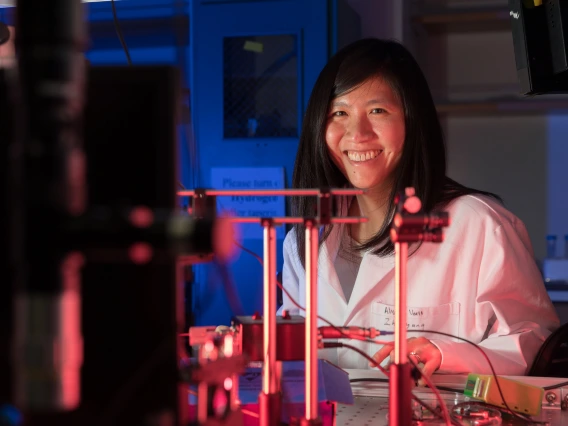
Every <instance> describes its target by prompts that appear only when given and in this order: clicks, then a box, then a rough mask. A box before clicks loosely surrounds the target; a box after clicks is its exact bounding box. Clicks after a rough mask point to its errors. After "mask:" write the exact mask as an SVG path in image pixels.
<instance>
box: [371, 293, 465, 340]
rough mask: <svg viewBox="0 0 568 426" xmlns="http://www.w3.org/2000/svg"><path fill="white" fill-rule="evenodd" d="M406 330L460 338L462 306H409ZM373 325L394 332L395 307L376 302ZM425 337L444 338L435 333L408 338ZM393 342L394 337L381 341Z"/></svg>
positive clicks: (455, 303) (411, 334) (451, 304)
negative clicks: (424, 331) (445, 334)
mask: <svg viewBox="0 0 568 426" xmlns="http://www.w3.org/2000/svg"><path fill="white" fill-rule="evenodd" d="M407 308H408V312H407V313H406V329H407V330H409V331H421V330H433V331H439V332H442V333H447V334H451V335H453V336H458V337H459V325H460V304H459V303H458V302H451V303H446V304H444V305H438V306H408V307H407ZM372 312H373V325H374V327H375V328H377V329H378V330H381V331H394V329H395V307H394V306H393V305H387V304H385V303H381V302H374V303H373V307H372ZM418 336H424V337H428V338H430V339H434V338H438V339H440V338H444V336H442V335H439V334H438V335H436V334H434V333H414V332H413V333H409V334H408V337H409V338H410V337H418ZM389 338H390V339H391V340H392V339H393V336H384V337H383V336H382V337H381V340H383V339H384V340H389Z"/></svg>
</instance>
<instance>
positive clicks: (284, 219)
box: [226, 216, 367, 225]
mask: <svg viewBox="0 0 568 426" xmlns="http://www.w3.org/2000/svg"><path fill="white" fill-rule="evenodd" d="M226 219H228V220H229V221H231V222H235V223H261V222H262V221H263V220H264V219H266V218H264V217H254V216H251V217H227V218H226ZM271 219H272V221H273V222H274V224H275V225H282V224H284V223H304V219H303V218H301V217H273V218H271ZM330 222H331V223H332V224H337V223H365V222H367V218H365V217H356V216H354V217H338V218H333V219H331V220H330Z"/></svg>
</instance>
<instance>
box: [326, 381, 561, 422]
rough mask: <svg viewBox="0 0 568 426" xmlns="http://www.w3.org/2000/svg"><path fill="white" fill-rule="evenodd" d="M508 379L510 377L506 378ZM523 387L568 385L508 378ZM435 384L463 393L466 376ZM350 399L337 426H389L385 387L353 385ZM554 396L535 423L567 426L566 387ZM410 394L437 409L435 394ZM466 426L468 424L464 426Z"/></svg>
mask: <svg viewBox="0 0 568 426" xmlns="http://www.w3.org/2000/svg"><path fill="white" fill-rule="evenodd" d="M347 371H348V373H349V377H350V379H359V378H376V379H385V376H383V375H382V374H381V373H380V372H378V371H373V370H347ZM507 377H509V376H507ZM510 378H512V379H515V380H519V381H522V382H524V383H528V384H533V385H536V386H542V387H546V386H551V385H556V384H559V383H563V382H568V378H565V379H563V378H558V379H557V378H541V377H510ZM433 381H434V384H436V385H437V386H444V387H447V388H452V389H463V387H464V385H465V382H466V376H464V375H434V376H433ZM352 389H353V395H354V398H355V401H354V404H353V405H339V406H338V408H337V411H338V412H337V422H336V424H337V426H366V425H369V426H371V425H388V417H387V415H388V401H389V400H388V393H389V391H388V383H387V382H386V381H385V382H354V383H352ZM549 392H552V393H553V394H554V395H555V396H556V400H555V401H556V403H555V404H552V405H549V404H543V409H542V411H541V414H540V415H539V416H534V417H533V419H534V420H537V421H547V422H549V424H550V425H551V426H556V425H561V426H562V425H566V426H568V410H562V409H561V408H560V401H562V400H566V401H568V385H565V386H563V387H561V388H559V389H555V390H551V391H549ZM413 393H414V394H415V395H416V396H417V397H418V398H420V399H421V400H423V401H424V402H426V403H427V404H429V405H431V406H436V405H437V404H438V401H437V399H436V397H435V395H434V393H433V392H432V391H431V390H430V389H427V388H416V389H415V390H414V391H413ZM441 394H442V399H443V400H444V402H445V404H446V405H447V406H448V407H453V406H454V405H455V404H458V403H460V402H467V401H469V398H467V397H466V396H465V395H463V393H461V392H447V391H442V392H441ZM412 408H413V410H414V412H415V413H419V412H420V406H419V405H418V403H415V402H414V401H413V407H412ZM415 424H423V425H434V424H445V423H444V422H442V421H440V420H428V419H426V418H425V421H422V422H415ZM464 424H468V423H464ZM469 424H473V423H469ZM502 424H511V425H517V424H519V425H520V424H526V423H524V422H522V421H520V420H518V421H517V420H508V419H505V418H504V419H503V421H502Z"/></svg>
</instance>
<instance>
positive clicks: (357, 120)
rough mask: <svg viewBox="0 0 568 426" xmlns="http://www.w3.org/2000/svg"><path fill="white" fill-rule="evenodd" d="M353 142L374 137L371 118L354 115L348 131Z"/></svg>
mask: <svg viewBox="0 0 568 426" xmlns="http://www.w3.org/2000/svg"><path fill="white" fill-rule="evenodd" d="M347 133H348V135H349V137H350V139H352V140H353V142H365V141H366V140H368V139H371V138H372V137H373V134H374V132H373V126H372V125H371V122H370V121H369V119H368V118H367V117H366V116H365V117H352V119H351V120H350V123H349V128H348V131H347Z"/></svg>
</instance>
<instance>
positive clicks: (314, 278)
mask: <svg viewBox="0 0 568 426" xmlns="http://www.w3.org/2000/svg"><path fill="white" fill-rule="evenodd" d="M318 231H319V230H318V226H317V225H316V223H314V221H312V220H307V221H306V389H305V391H306V420H307V421H312V420H316V419H317V418H318V323H317V321H318V320H317V315H318V305H317V303H318V297H317V296H318V249H319V238H318V234H319V232H318Z"/></svg>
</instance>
